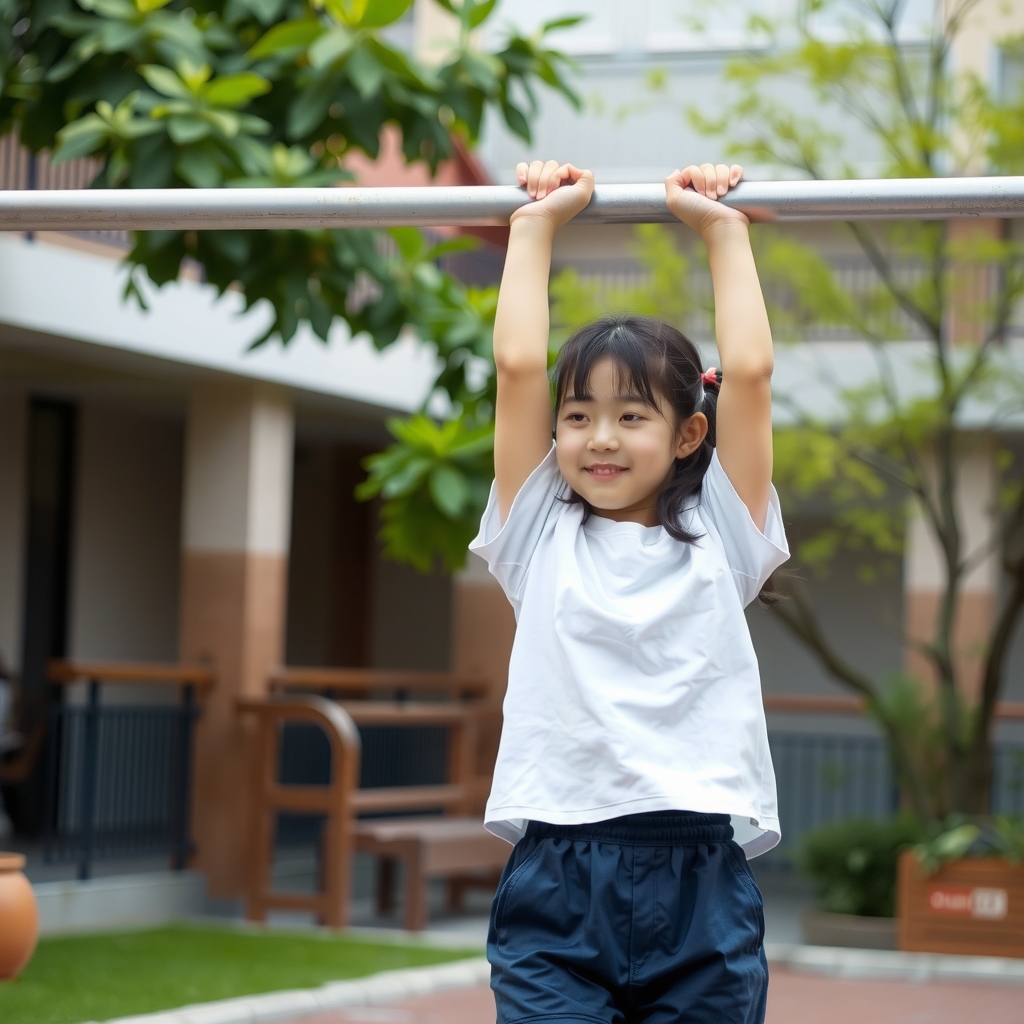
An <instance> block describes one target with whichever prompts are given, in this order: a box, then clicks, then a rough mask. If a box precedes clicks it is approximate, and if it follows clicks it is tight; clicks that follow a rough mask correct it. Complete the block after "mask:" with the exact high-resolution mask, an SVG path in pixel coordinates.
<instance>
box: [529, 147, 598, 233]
mask: <svg viewBox="0 0 1024 1024" xmlns="http://www.w3.org/2000/svg"><path fill="white" fill-rule="evenodd" d="M516 177H517V178H518V179H519V184H520V185H523V186H525V187H526V193H527V195H528V196H529V197H530V198H531V199H533V200H534V202H532V203H528V204H527V205H526V206H521V207H520V208H519V209H518V210H516V211H515V213H513V214H512V216H511V217H510V218H509V223H510V224H513V223H515V221H517V220H519V219H520V218H521V217H543V218H545V219H546V220H547V221H548V222H549V223H550V224H551V225H552V227H555V228H560V227H561V226H562V225H563V224H568V223H569V221H571V220H572V219H573V217H575V216H576V214H577V213H579V212H580V210H582V209H583V208H584V207H585V206H586V205H587V203H589V202H590V197H591V196H592V195H593V194H594V173H593V171H581V170H580V169H579V168H578V167H573V165H572V164H559V163H558V161H557V160H548V162H547V163H544V162H543V161H541V160H534V161H533V163H531V164H525V163H521V164H517V165H516ZM563 183H565V187H560V186H562V185H563Z"/></svg>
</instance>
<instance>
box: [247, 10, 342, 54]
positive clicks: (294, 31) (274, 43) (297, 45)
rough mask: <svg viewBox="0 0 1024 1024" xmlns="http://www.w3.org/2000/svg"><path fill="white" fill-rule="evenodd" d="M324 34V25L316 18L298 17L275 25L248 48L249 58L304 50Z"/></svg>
mask: <svg viewBox="0 0 1024 1024" xmlns="http://www.w3.org/2000/svg"><path fill="white" fill-rule="evenodd" d="M323 34H324V27H323V25H321V24H320V22H319V21H317V20H316V18H300V19H298V20H296V21H285V22H282V23H281V24H280V25H275V26H274V27H273V28H272V29H270V31H269V32H267V33H266V34H265V35H264V36H262V38H260V40H259V41H258V42H257V43H256V45H255V46H253V47H252V49H250V50H249V52H248V54H246V56H247V57H248V58H249V60H261V59H262V58H264V57H273V56H276V55H277V54H279V53H283V52H285V51H287V50H305V49H306V48H307V47H308V46H310V44H312V43H313V41H314V40H316V39H318V38H319V37H320V36H322V35H323Z"/></svg>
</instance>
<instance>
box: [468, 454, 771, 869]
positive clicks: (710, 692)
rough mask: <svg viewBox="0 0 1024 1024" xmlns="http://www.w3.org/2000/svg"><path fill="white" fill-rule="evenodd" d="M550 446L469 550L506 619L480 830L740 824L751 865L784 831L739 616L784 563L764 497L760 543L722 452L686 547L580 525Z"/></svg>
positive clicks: (634, 529) (635, 526)
mask: <svg viewBox="0 0 1024 1024" xmlns="http://www.w3.org/2000/svg"><path fill="white" fill-rule="evenodd" d="M569 493H570V491H569V486H568V484H566V482H565V480H564V479H563V478H562V474H561V473H560V472H559V470H558V464H557V462H556V460H555V448H554V445H552V448H551V451H550V452H549V453H548V454H547V456H546V457H545V459H544V461H543V462H542V463H541V464H540V465H539V466H538V467H537V468H536V469H535V470H534V471H533V473H532V474H531V475H530V477H529V479H528V480H527V481H526V483H525V484H523V487H522V489H521V490H520V492H519V494H518V495H516V499H515V501H514V502H513V504H512V508H511V510H510V512H509V515H508V519H507V520H506V521H505V523H504V525H502V524H501V519H500V516H499V513H498V502H497V494H496V491H495V489H494V487H492V488H491V494H490V499H489V501H488V503H487V509H486V511H485V512H484V515H483V518H482V520H481V523H480V532H479V534H478V535H477V537H476V539H475V540H474V541H473V543H472V544H470V550H472V551H475V552H477V553H478V554H479V555H481V556H482V557H483V558H484V559H485V560H486V561H487V565H488V567H489V568H490V571H491V573H492V574H493V575H494V576H495V578H496V579H497V580H498V582H499V583H500V584H501V586H502V589H503V590H504V591H505V594H506V595H507V597H508V599H509V601H511V603H512V606H513V608H514V609H515V613H516V622H517V627H516V637H515V643H514V645H513V647H512V658H511V661H510V663H509V678H508V692H507V694H506V696H505V703H504V726H503V728H502V733H501V744H500V747H499V750H498V759H497V763H496V765H495V769H494V781H493V784H492V786H491V795H490V798H489V799H488V801H487V811H486V814H485V824H486V826H487V828H488V829H489V830H490V831H491V832H493V833H494V834H495V835H498V836H501V837H502V838H503V839H507V840H508V841H509V842H513V843H514V842H516V841H517V840H518V839H519V838H521V836H522V835H523V832H524V831H525V828H526V822H527V821H528V820H531V819H533V820H536V821H545V822H551V823H553V824H582V823H586V822H593V821H604V820H607V819H608V818H616V817H619V816H621V815H625V814H638V813H641V812H644V811H663V810H686V811H700V812H704V813H720V814H730V815H732V823H733V828H734V830H735V833H736V841H737V842H738V843H740V845H741V846H743V847H744V849H745V851H746V853H747V856H756V855H757V854H760V853H764V852H765V851H767V850H770V849H771V848H772V847H773V846H775V844H776V843H778V841H779V838H780V833H779V816H778V809H777V803H776V796H775V773H774V770H773V768H772V760H771V754H770V752H769V750H768V734H767V730H766V728H765V720H764V708H763V706H762V703H761V682H760V677H759V675H758V670H757V659H756V658H755V656H754V648H753V645H752V644H751V641H750V633H749V631H748V629H747V623H746V620H745V618H744V615H743V609H744V607H745V606H746V605H748V604H750V602H751V601H753V600H754V599H755V598H756V597H757V594H758V591H759V590H760V589H761V587H762V585H763V584H764V582H765V580H766V579H767V578H768V576H769V575H770V574H771V572H772V571H773V570H774V569H775V568H777V567H778V566H779V565H781V564H782V563H783V562H784V561H786V559H787V558H788V557H789V547H788V545H787V543H786V534H785V531H784V529H783V525H782V515H781V512H780V510H779V500H778V496H777V495H776V493H775V490H774V488H773V489H772V493H771V503H770V505H769V508H768V517H767V522H766V523H765V528H764V532H763V533H762V532H761V531H760V530H759V529H758V528H757V527H756V526H755V525H754V521H753V520H752V519H751V518H750V513H749V512H748V511H747V508H746V506H745V505H744V504H743V502H742V500H741V499H740V497H739V495H738V494H737V493H736V490H735V488H734V487H733V486H732V483H731V482H730V481H729V478H728V477H727V476H726V475H725V470H723V469H722V465H721V463H720V462H719V461H718V454H717V452H716V453H715V454H714V456H713V457H712V459H711V465H710V466H709V468H708V471H707V473H706V474H705V477H704V483H703V488H702V492H701V496H700V500H699V502H696V501H695V504H694V507H693V508H691V509H688V510H687V511H686V512H684V514H683V517H682V518H683V523H684V525H685V526H686V528H687V529H688V530H689V531H690V532H691V533H695V534H698V535H699V537H700V539H699V540H698V541H697V542H696V543H693V544H685V543H683V542H681V541H678V540H675V539H673V538H672V537H671V536H670V535H669V534H668V533H667V532H666V531H665V530H664V528H663V527H661V526H654V527H647V526H641V525H640V524H639V523H619V522H615V521H614V520H611V519H605V518H601V517H599V516H596V515H594V516H591V518H590V520H589V521H588V522H587V523H586V525H584V524H583V508H582V506H581V505H579V504H573V505H570V504H567V503H565V502H564V501H560V500H559V498H560V497H561V498H564V497H567V496H568V495H569Z"/></svg>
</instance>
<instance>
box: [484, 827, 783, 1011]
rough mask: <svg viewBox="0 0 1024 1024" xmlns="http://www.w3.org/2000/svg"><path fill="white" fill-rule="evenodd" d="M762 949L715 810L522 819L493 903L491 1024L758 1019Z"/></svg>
mask: <svg viewBox="0 0 1024 1024" xmlns="http://www.w3.org/2000/svg"><path fill="white" fill-rule="evenodd" d="M763 942H764V912H763V905H762V903H761V893H760V892H759V890H758V888H757V884H756V883H755V882H754V878H753V876H752V875H751V873H750V869H749V868H748V867H747V861H746V858H745V856H744V854H743V851H742V850H741V849H740V848H739V846H737V845H736V843H734V842H733V839H732V826H731V825H730V824H729V818H728V816H727V815H724V814H693V813H689V812H668V813H664V812H659V813H656V814H633V815H629V816H628V817H624V818H615V819H613V820H611V821H602V822H596V823H594V824H589V825H548V824H545V823H543V822H530V824H529V826H528V828H527V831H526V835H525V836H524V837H523V838H522V839H521V840H520V841H519V843H518V844H517V845H516V848H515V850H514V851H513V852H512V856H511V857H510V858H509V862H508V864H507V866H506V867H505V870H504V872H503V873H502V876H501V883H500V885H499V886H498V892H497V894H496V895H495V897H494V903H493V904H492V906H491V925H490V931H489V934H488V937H487V958H488V960H490V962H491V988H492V989H494V999H495V1002H496V1004H497V1009H498V1024H512V1022H513V1021H541V1020H551V1021H589V1022H600V1024H627V1022H628V1024H632V1022H639V1021H645V1022H649V1024H669V1022H670V1021H671V1022H673V1024H676V1022H687V1024H698V1022H700V1024H761V1022H762V1021H764V1014H765V1000H766V997H767V993H768V964H767V962H766V960H765V956H764V950H763V948H762V944H763Z"/></svg>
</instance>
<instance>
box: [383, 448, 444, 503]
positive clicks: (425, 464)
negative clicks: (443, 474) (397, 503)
mask: <svg viewBox="0 0 1024 1024" xmlns="http://www.w3.org/2000/svg"><path fill="white" fill-rule="evenodd" d="M431 465H432V461H431V460H430V459H428V458H424V457H423V456H416V457H415V458H412V459H410V460H409V462H408V464H407V465H406V466H405V468H404V469H402V470H401V471H400V472H398V473H396V474H395V475H394V476H392V477H390V478H389V479H388V480H386V481H385V482H384V486H383V487H382V488H381V494H383V495H384V497H385V498H400V497H401V496H402V495H404V494H408V493H409V492H410V491H412V490H414V489H415V488H417V487H418V486H419V485H420V484H421V483H422V482H423V479H424V477H426V475H427V473H429V472H430V468H431Z"/></svg>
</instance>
